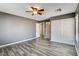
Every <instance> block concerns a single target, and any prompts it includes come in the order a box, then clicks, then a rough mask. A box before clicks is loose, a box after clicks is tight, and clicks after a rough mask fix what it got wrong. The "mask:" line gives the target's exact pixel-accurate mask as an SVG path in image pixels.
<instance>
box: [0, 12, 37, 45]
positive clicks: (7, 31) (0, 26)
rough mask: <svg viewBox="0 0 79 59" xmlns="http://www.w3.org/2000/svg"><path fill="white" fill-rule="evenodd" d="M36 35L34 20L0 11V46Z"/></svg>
mask: <svg viewBox="0 0 79 59" xmlns="http://www.w3.org/2000/svg"><path fill="white" fill-rule="evenodd" d="M34 37H36V21H34V20H31V19H28V18H23V17H19V16H14V15H10V14H7V13H2V12H0V46H1V45H5V44H9V43H13V42H18V41H22V40H27V39H30V38H34Z"/></svg>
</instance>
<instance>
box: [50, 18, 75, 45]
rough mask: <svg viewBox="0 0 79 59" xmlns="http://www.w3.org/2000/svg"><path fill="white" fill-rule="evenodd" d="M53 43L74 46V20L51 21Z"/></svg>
mask: <svg viewBox="0 0 79 59" xmlns="http://www.w3.org/2000/svg"><path fill="white" fill-rule="evenodd" d="M51 41H55V42H60V43H66V44H71V45H74V18H67V19H61V20H54V21H51Z"/></svg>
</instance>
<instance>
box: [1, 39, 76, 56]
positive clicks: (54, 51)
mask: <svg viewBox="0 0 79 59" xmlns="http://www.w3.org/2000/svg"><path fill="white" fill-rule="evenodd" d="M0 56H77V53H76V50H75V47H74V46H72V45H67V44H63V43H56V42H52V41H49V40H46V39H40V38H38V39H34V40H30V41H27V42H22V43H19V44H15V45H11V46H7V47H4V48H0Z"/></svg>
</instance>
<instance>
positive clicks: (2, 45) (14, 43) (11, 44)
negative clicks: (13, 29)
mask: <svg viewBox="0 0 79 59" xmlns="http://www.w3.org/2000/svg"><path fill="white" fill-rule="evenodd" d="M36 38H38V37H34V38H29V39H26V40H22V41H18V42H13V43H9V44H5V45H1V46H0V48H2V47H6V46H10V45H13V44H18V43H22V42H25V41H29V40H33V39H36Z"/></svg>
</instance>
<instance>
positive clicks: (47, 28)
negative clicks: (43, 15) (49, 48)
mask: <svg viewBox="0 0 79 59" xmlns="http://www.w3.org/2000/svg"><path fill="white" fill-rule="evenodd" d="M36 33H37V34H36V36H39V37H41V38H44V39H47V40H50V38H51V22H50V21H46V22H40V23H37V25H36Z"/></svg>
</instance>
